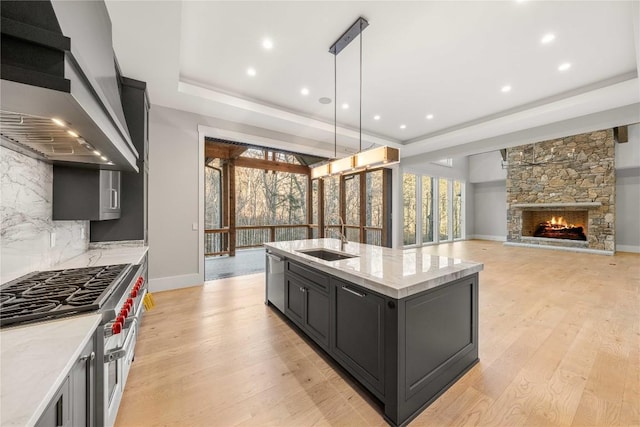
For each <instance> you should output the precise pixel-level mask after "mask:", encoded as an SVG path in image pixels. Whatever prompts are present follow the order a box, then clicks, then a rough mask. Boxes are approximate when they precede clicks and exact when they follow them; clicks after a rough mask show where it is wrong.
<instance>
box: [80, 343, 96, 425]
mask: <svg viewBox="0 0 640 427" xmlns="http://www.w3.org/2000/svg"><path fill="white" fill-rule="evenodd" d="M95 358H96V353H95V351H92V352H91V353H90V354H87V355H84V356H82V357H81V358H80V361H82V362H84V363H85V364H86V366H85V367H86V373H85V378H86V380H85V385H84V386H85V392H86V395H87V401H86V405H85V425H86V426H91V425H93V423H92V422H91V421H92V414H91V402H92V401H93V393H92V392H91V390H92V387H91V386H92V384H93V370H92V369H91V364H92V363H91V362H93V361H94V360H95Z"/></svg>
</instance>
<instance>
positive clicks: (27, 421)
mask: <svg viewBox="0 0 640 427" xmlns="http://www.w3.org/2000/svg"><path fill="white" fill-rule="evenodd" d="M80 317H86V318H89V317H93V318H94V319H93V321H92V322H90V323H89V324H88V325H87V326H86V332H85V335H84V336H83V337H82V339H81V340H80V341H79V343H78V345H77V347H76V349H75V350H74V351H73V353H72V354H71V356H70V357H69V359H68V360H67V362H66V363H65V365H64V367H62V369H61V370H60V371H59V373H58V375H57V376H56V378H55V380H54V382H52V383H51V385H50V386H49V387H48V389H47V392H46V393H45V395H44V396H43V398H42V400H41V401H40V403H39V404H38V405H37V406H36V407H35V409H34V410H33V412H32V413H31V415H30V416H24V417H23V418H22V419H14V420H0V421H1V424H2V426H3V427H4V426H23V425H35V424H36V423H37V422H38V420H39V419H40V417H41V416H42V414H43V413H44V411H45V410H46V409H47V406H48V405H49V403H50V401H51V399H52V398H53V396H54V395H55V393H56V392H57V391H58V389H59V388H60V386H61V385H62V383H63V382H64V380H65V378H66V377H67V375H68V374H69V372H71V369H72V368H73V365H74V363H75V361H76V360H77V359H78V357H79V356H80V353H81V352H82V349H83V348H84V347H85V345H86V344H87V343H88V342H89V340H90V339H91V337H92V336H93V334H94V333H95V331H96V328H97V327H98V325H99V324H100V321H101V319H102V316H101V315H99V314H95V313H94V314H88V315H85V316H74V317H73V318H66V319H59V321H68V320H72V319H78V318H80ZM54 321H55V320H54ZM47 323H48V322H47ZM38 326H41V324H38V323H35V324H33V325H28V326H25V328H31V327H38ZM11 330H13V329H11Z"/></svg>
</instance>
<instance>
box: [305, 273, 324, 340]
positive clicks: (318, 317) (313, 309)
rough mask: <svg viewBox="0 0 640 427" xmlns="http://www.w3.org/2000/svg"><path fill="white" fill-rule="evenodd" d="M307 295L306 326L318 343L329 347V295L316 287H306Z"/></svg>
mask: <svg viewBox="0 0 640 427" xmlns="http://www.w3.org/2000/svg"><path fill="white" fill-rule="evenodd" d="M304 290H305V291H304V295H305V297H306V307H305V308H306V310H305V316H304V317H305V318H304V320H305V322H304V323H305V327H306V330H307V331H308V332H309V334H311V335H312V338H315V339H316V341H317V342H318V344H321V345H324V346H325V347H326V348H328V347H329V295H327V294H326V293H324V292H320V291H319V290H317V289H315V287H314V286H309V285H308V286H306V287H305V288H304Z"/></svg>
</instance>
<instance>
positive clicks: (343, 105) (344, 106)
mask: <svg viewBox="0 0 640 427" xmlns="http://www.w3.org/2000/svg"><path fill="white" fill-rule="evenodd" d="M347 108H349V104H347V103H346V102H345V103H344V104H342V109H343V110H346V109H347Z"/></svg>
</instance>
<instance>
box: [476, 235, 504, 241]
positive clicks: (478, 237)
mask: <svg viewBox="0 0 640 427" xmlns="http://www.w3.org/2000/svg"><path fill="white" fill-rule="evenodd" d="M471 239H472V240H493V241H494V242H506V241H507V236H494V235H491V234H473V235H471Z"/></svg>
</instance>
